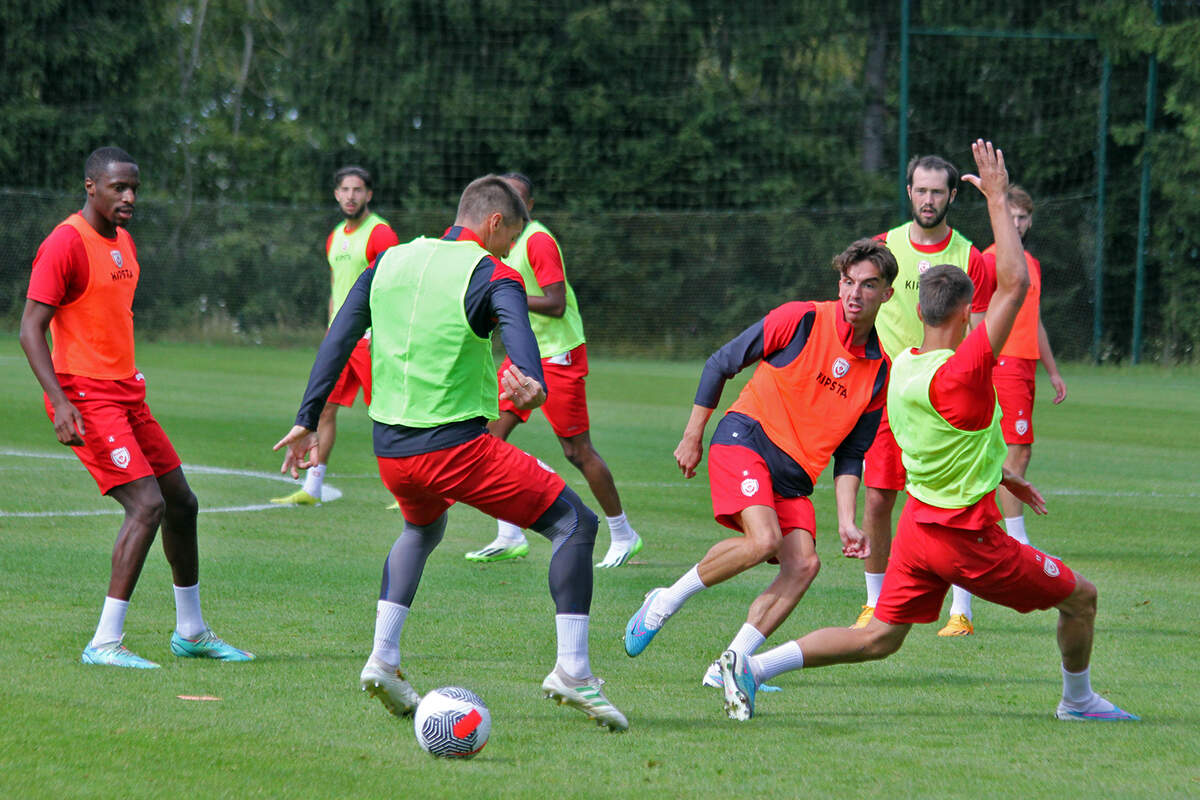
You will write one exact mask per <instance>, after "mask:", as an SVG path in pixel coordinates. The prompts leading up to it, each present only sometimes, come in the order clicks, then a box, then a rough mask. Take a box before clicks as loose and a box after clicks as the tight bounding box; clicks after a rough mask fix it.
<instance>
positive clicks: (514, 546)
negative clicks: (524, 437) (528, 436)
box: [466, 403, 529, 563]
mask: <svg viewBox="0 0 1200 800" xmlns="http://www.w3.org/2000/svg"><path fill="white" fill-rule="evenodd" d="M504 405H506V403H502V404H501V406H502V407H501V410H500V416H499V418H498V419H494V420H491V421H490V422H488V425H487V429H488V433H490V434H491V435H492V436H495V437H496V438H497V439H500V440H502V441H508V437H509V434H511V433H512V432H513V430H515V429H516V427H517V426H518V425H520V424H521V423H522V422H524V421H525V420H527V419H529V412H523V413H524V416H523V417H522V416H520V414H521V413H522V412H518V411H517V410H516V409H515V408H512V407H509V408H504V407H503V406H504ZM527 555H529V542H528V540H526V538H525V531H524V530H522V529H521V527H520V526H518V525H514V524H513V523H511V522H508V521H507V520H504V519H497V520H496V538H495V539H493V540H492V541H491V542H490V543H489V544H487V545H485V546H483V547H481V548H479V549H478V550H472V551H471V552H469V553H467V555H466V559H467V561H481V562H485V563H487V562H492V561H508V560H510V559H514V558H524V557H525V556H527Z"/></svg>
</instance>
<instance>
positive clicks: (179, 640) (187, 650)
mask: <svg viewBox="0 0 1200 800" xmlns="http://www.w3.org/2000/svg"><path fill="white" fill-rule="evenodd" d="M171 652H172V653H174V654H175V655H177V656H179V657H180V658H214V659H216V660H217V661H253V660H254V653H247V652H246V651H245V650H238V649H237V648H236V647H234V646H233V645H231V644H229V643H228V642H226V641H225V640H223V639H222V638H221V637H219V636H217V635H216V634H215V633H213V632H212V629H211V628H209V629H208V630H206V631H204V633H202V634H200V635H199V636H197V637H196V638H194V639H185V638H184V637H182V636H180V635H179V632H178V631H172V632H171Z"/></svg>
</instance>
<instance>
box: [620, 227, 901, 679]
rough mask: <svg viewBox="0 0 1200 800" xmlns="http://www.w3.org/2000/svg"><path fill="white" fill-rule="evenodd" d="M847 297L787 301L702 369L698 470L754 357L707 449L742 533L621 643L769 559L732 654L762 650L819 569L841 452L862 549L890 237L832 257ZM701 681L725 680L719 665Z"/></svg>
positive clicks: (851, 521) (843, 512)
mask: <svg viewBox="0 0 1200 800" xmlns="http://www.w3.org/2000/svg"><path fill="white" fill-rule="evenodd" d="M833 266H834V268H835V269H836V270H837V271H838V273H839V275H840V280H839V282H838V299H837V300H834V301H826V302H792V303H787V304H785V305H782V306H780V307H778V308H776V309H774V310H773V311H771V312H770V313H769V314H767V316H766V317H764V318H763V319H762V320H760V321H759V322H757V323H755V324H754V325H752V326H751V327H749V328H747V329H746V330H745V331H743V332H742V333H741V334H740V335H739V336H737V337H736V338H735V339H733V340H732V341H730V342H729V343H727V344H726V345H724V346H723V347H721V349H720V350H718V351H717V352H716V353H714V354H713V355H712V356H711V357H710V358H709V359H708V361H707V362H706V363H705V365H704V371H703V373H701V376H700V387H699V389H698V390H697V391H696V399H695V404H694V405H693V406H692V413H691V417H690V418H689V419H688V423H687V427H686V429H685V430H684V433H683V438H682V440H681V441H680V442H679V446H678V447H677V448H675V461H676V463H678V464H679V468H680V469H681V470H682V471H683V474H684V477H685V478H691V477H692V476H694V475H695V474H696V466H697V465H698V464H699V463H700V459H701V456H702V454H703V437H704V428H705V425H706V424H707V423H708V420H709V417H710V416H711V415H712V413H713V409H715V408H716V407H717V404H718V403H719V402H720V399H721V391H722V389H723V388H724V386H725V382H726V381H727V380H729V379H730V378H732V377H733V376H734V375H736V374H737V373H738V372H740V371H741V370H743V369H745V368H746V367H748V366H750V365H751V364H754V363H756V362H758V366H757V367H756V368H755V371H754V374H753V376H751V378H750V381H749V382H748V383H747V384H746V385H745V387H744V388H743V389H742V392H741V394H740V395H739V396H738V399H737V400H736V401H735V402H734V403H733V405H732V406H730V408H729V410H728V411H727V412H726V413H725V416H724V417H722V419H721V421H720V422H719V423H718V424H717V428H716V431H715V432H714V433H713V438H712V443H711V445H710V448H709V465H708V476H709V484H710V486H711V490H712V503H713V515H714V516H715V517H716V520H717V522H718V523H720V524H722V525H724V526H726V527H728V528H732V529H733V530H735V531H737V532H738V533H740V534H741V535H740V536H733V537H730V538H727V539H723V540H722V541H720V542H717V543H716V544H715V545H713V546H712V547H711V548H710V549H709V551H708V553H707V554H706V555H705V556H704V558H703V559H701V561H700V563H698V564H696V565H695V566H693V567H692V568H691V569H689V570H688V571H687V572H686V573H684V575H683V577H681V578H680V579H679V580H677V581H676V582H675V583H674V584H673V585H672V586H670V587H667V588H659V589H654V590H652V591H651V592H649V593H648V594H647V595H646V600H645V602H644V603H642V607H641V608H639V609H638V611H637V612H636V613H635V614H634V615H633V616H632V617H631V618H630V620H629V623H628V624H627V625H626V627H625V652H627V653H628V654H629V655H631V656H636V655H638V654H639V653H641V652H642V651H643V650H644V649H645V648H646V646H647V645H648V644H650V642H651V640H652V639H653V638H654V636H655V635H656V634H657V633H658V631H659V630H661V629H662V627H663V625H664V624H665V623H666V621H667V620H668V619H669V618H670V617H671V615H673V614H675V613H676V612H677V611H679V609H680V607H682V606H683V604H684V602H685V601H687V599H688V598H689V597H691V596H692V595H694V594H696V593H698V592H700V591H701V590H703V589H706V588H708V587H710V586H715V585H716V584H718V583H721V582H722V581H726V580H729V579H730V578H732V577H733V576H735V575H737V574H739V573H741V572H744V571H746V570H748V569H750V568H751V567H753V566H755V565H756V564H761V563H762V562H764V561H768V560H771V561H777V562H778V564H779V574H778V576H776V578H775V580H774V581H773V582H772V583H771V585H770V586H768V587H767V589H766V590H765V591H764V592H763V593H762V594H760V595H759V596H758V598H757V599H756V600H755V601H754V602H753V603H752V604H751V606H750V612H749V615H748V616H747V619H746V623H745V624H744V625H742V627H741V629H740V630H739V631H738V632H737V635H736V636H735V637H734V638H733V641H732V642H731V643H730V645H729V647H728V649H730V650H734V651H737V652H738V653H741V654H742V655H743V656H746V655H750V654H752V653H754V652H755V650H757V649H758V647H759V646H760V645H761V644H762V643H763V641H764V640H765V639H766V638H767V637H768V636H770V635H771V634H772V633H774V632H775V630H776V629H777V628H778V627H779V626H780V624H782V623H783V621H784V620H785V619H787V617H788V615H789V614H790V613H791V612H792V609H793V608H795V607H796V604H797V603H799V602H800V598H801V597H803V596H804V593H805V591H807V589H808V587H809V585H810V584H811V583H812V581H813V579H814V578H815V577H816V575H817V571H818V569H820V566H821V562H820V559H819V558H818V557H817V551H816V547H815V539H816V530H817V528H816V521H815V518H814V514H813V506H812V501H811V500H809V495H811V494H812V491H813V485H814V484H815V483H816V481H817V477H818V476H819V475H820V474H821V472H822V470H824V469H825V467H826V466H827V465H828V464H829V460H830V458H831V457H832V458H833V462H834V467H833V475H834V478H833V482H834V493H835V495H836V498H837V514H838V534H839V535H840V536H841V539H842V553H843V555H846V556H848V557H852V558H862V557H863V556H865V555H866V554H867V552H868V551H867V542H866V538H865V537H864V535H863V533H862V531H860V530H859V528H858V526H857V525H856V524H855V514H856V499H857V496H858V486H859V481H860V477H861V475H862V465H863V454H864V453H865V452H866V451H867V448H868V447H869V446H870V444H871V440H872V439H873V438H874V436H875V432H876V430H878V428H879V418H880V417H881V416H882V414H883V403H884V398H885V396H886V390H887V381H888V360H887V358H886V356H885V355H884V352H883V349H882V348H881V347H880V343H879V337H878V336H877V334H876V332H875V316H876V313H877V312H878V311H879V308H880V306H881V305H882V304H883V303H884V302H886V301H887V299H888V298H889V297H891V296H892V288H891V284H892V281H893V280H894V279H895V277H896V273H897V269H898V267H897V264H896V259H895V257H893V255H892V253H891V252H890V251H889V250H888V248H887V247H885V246H884V245H883V244H882V243H881V242H879V241H877V240H874V239H860V240H859V241H857V242H854V243H853V244H851V245H850V246H849V247H848V248H846V249H845V250H844V251H843V252H842V253H840V254H838V255H837V256H835V257H834V259H833ZM702 683H703V685H705V686H720V685H721V683H720V681H719V672H718V671H717V665H716V661H715V660H714V662H713V665H712V666H711V667H710V668H709V671H708V672H706V673H705V675H704V679H703V681H702Z"/></svg>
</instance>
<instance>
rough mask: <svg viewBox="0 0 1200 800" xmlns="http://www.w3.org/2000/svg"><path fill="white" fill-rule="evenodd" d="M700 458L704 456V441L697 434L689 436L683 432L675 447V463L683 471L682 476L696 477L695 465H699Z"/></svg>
mask: <svg viewBox="0 0 1200 800" xmlns="http://www.w3.org/2000/svg"><path fill="white" fill-rule="evenodd" d="M702 458H704V441H703V440H702V439H701V437H699V436H689V435H688V434H687V433H684V435H683V438H682V439H680V440H679V445H678V446H677V447H676V448H675V463H676V464H678V465H679V469H680V470H682V471H683V477H685V478H694V477H696V467H698V466H699V465H700V460H701V459H702Z"/></svg>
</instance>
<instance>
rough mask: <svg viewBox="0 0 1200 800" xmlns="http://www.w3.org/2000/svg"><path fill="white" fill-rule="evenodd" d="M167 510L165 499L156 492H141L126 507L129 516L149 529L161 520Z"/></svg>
mask: <svg viewBox="0 0 1200 800" xmlns="http://www.w3.org/2000/svg"><path fill="white" fill-rule="evenodd" d="M166 510H167V501H166V500H165V499H163V496H162V495H161V494H160V493H158V492H143V493H142V494H140V495H139V496H138V497H137V498H136V499H135V500H134V502H133V503H131V504H130V505H129V506H128V507H127V508H126V514H127V515H128V516H129V518H130V519H131V520H132V521H134V522H135V523H137V524H138V525H141V526H143V527H146V528H149V529H150V530H154V529H156V528H157V527H158V526H159V524H160V523H161V522H162V519H163V514H165V513H166Z"/></svg>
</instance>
